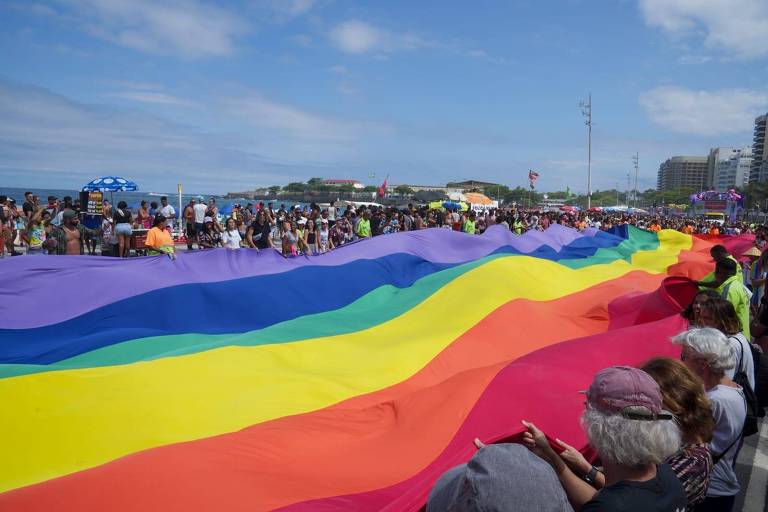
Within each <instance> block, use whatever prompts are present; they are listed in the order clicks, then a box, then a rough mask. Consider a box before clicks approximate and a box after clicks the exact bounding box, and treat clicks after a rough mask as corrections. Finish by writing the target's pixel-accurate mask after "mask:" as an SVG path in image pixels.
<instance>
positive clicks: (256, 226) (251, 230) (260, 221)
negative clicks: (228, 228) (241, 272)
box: [245, 208, 274, 249]
mask: <svg viewBox="0 0 768 512" xmlns="http://www.w3.org/2000/svg"><path fill="white" fill-rule="evenodd" d="M245 241H246V243H247V244H248V247H250V248H252V249H267V248H269V247H274V245H273V244H272V227H271V226H270V224H269V219H268V218H267V213H266V212H265V211H264V209H263V208H261V209H260V210H259V212H258V213H257V214H256V219H255V220H254V221H253V222H251V225H250V226H248V231H246V233H245Z"/></svg>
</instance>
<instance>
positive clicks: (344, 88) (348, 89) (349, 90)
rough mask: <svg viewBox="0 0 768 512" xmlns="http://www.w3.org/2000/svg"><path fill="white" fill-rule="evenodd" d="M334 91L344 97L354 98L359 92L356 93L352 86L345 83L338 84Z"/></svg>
mask: <svg viewBox="0 0 768 512" xmlns="http://www.w3.org/2000/svg"><path fill="white" fill-rule="evenodd" d="M336 89H337V90H338V91H339V92H340V93H341V94H344V95H345V96H354V95H356V94H359V93H360V91H358V90H357V89H356V88H355V87H354V86H353V85H352V84H350V83H349V82H346V81H342V82H341V83H339V85H338V87H337V88H336Z"/></svg>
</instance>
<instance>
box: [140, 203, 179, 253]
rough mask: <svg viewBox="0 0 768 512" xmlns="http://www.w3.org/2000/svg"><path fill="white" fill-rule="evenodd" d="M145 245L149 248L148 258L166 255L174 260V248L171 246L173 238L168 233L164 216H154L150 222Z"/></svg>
mask: <svg viewBox="0 0 768 512" xmlns="http://www.w3.org/2000/svg"><path fill="white" fill-rule="evenodd" d="M145 244H146V246H147V247H148V248H149V254H150V256H156V255H159V254H167V255H168V256H170V257H171V259H176V254H175V253H176V248H175V247H174V245H173V237H171V233H170V232H169V231H168V225H167V219H166V218H165V216H164V215H162V214H158V215H157V216H155V219H154V220H153V221H152V228H151V229H150V230H149V232H148V233H147V240H146V242H145Z"/></svg>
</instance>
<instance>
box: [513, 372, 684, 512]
mask: <svg viewBox="0 0 768 512" xmlns="http://www.w3.org/2000/svg"><path fill="white" fill-rule="evenodd" d="M586 395H587V402H586V410H585V411H584V414H583V416H582V426H583V428H584V430H585V432H586V434H587V438H588V439H589V442H590V444H591V445H592V446H593V447H594V448H595V450H596V451H597V453H598V455H599V457H600V459H601V460H602V463H603V467H604V473H605V487H603V488H602V489H601V490H600V491H599V492H598V493H597V494H596V493H595V489H594V487H592V485H591V484H592V483H593V482H594V480H595V477H596V476H597V472H598V470H597V468H594V467H592V468H591V469H590V470H589V472H587V474H585V475H576V474H575V473H573V471H572V470H571V469H570V468H569V467H568V466H567V465H566V463H565V462H564V461H563V459H562V458H561V457H560V456H559V455H558V454H557V453H556V452H555V451H554V449H553V448H552V447H551V446H550V444H549V441H548V440H547V438H546V436H545V435H544V433H543V432H542V431H541V430H539V429H538V428H536V426H535V425H533V424H532V423H528V422H523V425H525V427H526V428H527V431H526V432H524V433H523V444H525V445H526V446H528V448H529V449H531V450H532V451H533V452H534V453H536V454H537V455H539V456H540V457H542V458H543V459H544V460H546V461H547V462H549V464H551V465H552V467H553V468H554V470H555V473H556V474H557V475H558V477H559V478H560V482H561V483H562V485H563V487H564V488H565V492H566V494H567V495H568V499H569V500H570V502H571V504H572V505H573V508H574V509H575V510H582V511H612V512H616V511H621V512H624V511H626V512H634V511H637V512H641V511H648V510H663V511H669V512H679V511H684V510H685V509H686V506H687V505H688V499H687V498H686V495H685V491H684V490H683V486H682V484H681V483H680V480H678V479H677V477H676V476H675V474H674V473H673V472H672V470H671V469H670V468H669V466H668V465H667V464H665V463H664V460H665V459H667V458H668V457H669V456H670V455H672V454H673V453H675V452H677V451H678V449H679V448H680V442H681V435H680V430H679V428H678V427H677V425H676V424H675V422H674V421H673V417H672V415H671V414H669V413H667V412H665V411H663V410H662V397H661V391H660V389H659V386H658V384H656V382H655V381H654V380H653V379H652V378H651V377H650V376H649V375H648V374H647V373H645V372H644V371H642V370H638V369H637V368H630V367H627V366H613V367H611V368H606V369H605V370H601V371H600V372H598V373H597V375H595V378H594V380H593V382H592V385H591V386H590V387H589V390H588V391H586Z"/></svg>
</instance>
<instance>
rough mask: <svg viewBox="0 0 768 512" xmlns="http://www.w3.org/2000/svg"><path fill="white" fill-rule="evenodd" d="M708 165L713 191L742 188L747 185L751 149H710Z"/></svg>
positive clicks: (745, 147)
mask: <svg viewBox="0 0 768 512" xmlns="http://www.w3.org/2000/svg"><path fill="white" fill-rule="evenodd" d="M708 163H709V168H710V173H711V174H710V176H711V180H712V181H711V183H712V187H713V188H714V189H715V190H717V191H719V192H725V191H727V190H729V189H732V188H743V187H745V186H746V185H747V183H749V173H750V167H751V165H752V148H750V147H749V146H744V147H741V148H732V147H727V148H712V150H710V152H709V162H708Z"/></svg>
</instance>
